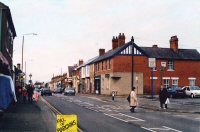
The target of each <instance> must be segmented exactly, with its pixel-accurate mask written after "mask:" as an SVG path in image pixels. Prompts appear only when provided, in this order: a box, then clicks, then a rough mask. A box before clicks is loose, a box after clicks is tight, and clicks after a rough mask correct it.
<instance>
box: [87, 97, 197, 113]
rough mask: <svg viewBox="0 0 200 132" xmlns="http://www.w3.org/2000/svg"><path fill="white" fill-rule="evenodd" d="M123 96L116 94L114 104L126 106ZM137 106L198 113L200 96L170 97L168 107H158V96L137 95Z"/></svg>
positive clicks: (107, 98)
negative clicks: (193, 97)
mask: <svg viewBox="0 0 200 132" xmlns="http://www.w3.org/2000/svg"><path fill="white" fill-rule="evenodd" d="M87 96H94V97H96V98H99V99H101V100H102V101H108V102H112V98H111V96H106V95H93V94H88V95H87ZM126 98H127V97H125V96H116V97H115V99H114V103H115V104H116V105H119V106H122V107H124V108H126V107H127V106H128V105H129V103H128V101H127V99H126ZM138 107H140V108H144V109H150V110H154V111H164V112H165V111H166V112H179V113H192V114H199V113H200V98H195V99H191V98H183V99H172V98H170V104H168V109H166V110H164V109H160V102H159V98H158V96H155V97H154V98H153V99H152V98H151V96H138Z"/></svg>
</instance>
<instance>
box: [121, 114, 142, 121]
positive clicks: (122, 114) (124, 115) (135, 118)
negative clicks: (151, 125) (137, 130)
mask: <svg viewBox="0 0 200 132" xmlns="http://www.w3.org/2000/svg"><path fill="white" fill-rule="evenodd" d="M119 114H120V115H123V116H126V117H129V118H133V119H136V120H137V121H145V120H142V119H139V118H136V117H133V116H129V115H125V114H122V113H119Z"/></svg>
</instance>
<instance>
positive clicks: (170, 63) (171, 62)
mask: <svg viewBox="0 0 200 132" xmlns="http://www.w3.org/2000/svg"><path fill="white" fill-rule="evenodd" d="M168 70H174V61H172V60H170V61H169V62H168Z"/></svg>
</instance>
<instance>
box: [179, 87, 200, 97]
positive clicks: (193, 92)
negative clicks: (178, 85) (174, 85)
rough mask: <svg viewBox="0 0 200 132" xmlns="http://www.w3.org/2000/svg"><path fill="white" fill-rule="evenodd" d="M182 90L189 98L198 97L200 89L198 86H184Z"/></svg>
mask: <svg viewBox="0 0 200 132" xmlns="http://www.w3.org/2000/svg"><path fill="white" fill-rule="evenodd" d="M182 89H183V90H185V93H186V95H187V96H190V97H191V98H194V97H198V96H199V97H200V88H199V87H198V86H184V87H183V88H182Z"/></svg>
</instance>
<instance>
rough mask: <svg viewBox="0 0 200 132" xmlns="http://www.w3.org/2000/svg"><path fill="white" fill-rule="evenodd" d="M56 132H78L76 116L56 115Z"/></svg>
mask: <svg viewBox="0 0 200 132" xmlns="http://www.w3.org/2000/svg"><path fill="white" fill-rule="evenodd" d="M56 132H78V127H77V116H76V115H57V126H56Z"/></svg>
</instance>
